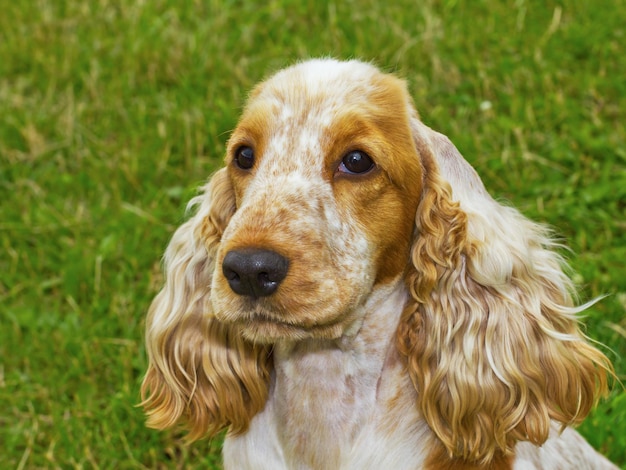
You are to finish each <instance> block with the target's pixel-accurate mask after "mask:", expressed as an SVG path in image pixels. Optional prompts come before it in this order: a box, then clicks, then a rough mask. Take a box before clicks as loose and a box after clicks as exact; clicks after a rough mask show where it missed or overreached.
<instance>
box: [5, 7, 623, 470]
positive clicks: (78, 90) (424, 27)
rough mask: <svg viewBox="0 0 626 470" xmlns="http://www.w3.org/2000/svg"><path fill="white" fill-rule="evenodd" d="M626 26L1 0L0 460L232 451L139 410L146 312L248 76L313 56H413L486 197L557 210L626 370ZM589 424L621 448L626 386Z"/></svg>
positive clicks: (424, 97) (569, 13) (594, 318)
mask: <svg viewBox="0 0 626 470" xmlns="http://www.w3.org/2000/svg"><path fill="white" fill-rule="evenodd" d="M259 3H261V2H259ZM625 25H626V4H625V3H624V0H604V1H582V0H580V1H574V0H564V1H561V2H558V3H557V2H552V1H547V2H529V1H525V0H516V1H512V0H511V1H507V2H505V1H496V0H489V1H488V0H476V1H472V2H469V1H457V0H447V1H446V0H439V1H437V0H425V1H421V2H414V1H409V0H401V1H396V2H380V3H379V2H373V1H367V0H359V1H353V2H320V1H295V0H273V1H270V2H265V3H262V4H259V5H253V4H252V2H238V1H229V0H223V1H218V0H207V1H201V0H197V1H183V2H180V1H174V0H154V1H146V2H125V1H116V0H90V1H78V0H56V1H54V2H51V1H46V0H20V1H13V2H4V4H3V6H2V13H1V14H0V214H1V217H0V442H2V446H1V447H2V451H1V452H0V468H3V469H4V468H103V469H109V468H111V469H112V468H115V469H123V468H206V467H207V466H208V467H209V468H219V464H218V463H217V462H219V442H214V443H212V444H210V443H207V442H204V443H197V444H194V445H193V446H192V447H189V448H186V447H184V446H183V445H182V442H181V439H180V436H179V435H177V434H175V433H158V432H155V431H151V430H148V429H146V428H145V427H144V418H143V415H142V411H141V410H140V409H138V408H136V406H135V405H136V404H137V402H138V401H139V395H138V388H139V384H140V381H141V377H142V374H143V372H144V370H145V367H146V359H145V354H144V347H143V341H142V335H143V331H142V329H143V321H144V316H145V312H146V309H147V306H148V304H149V302H150V299H151V298H152V296H153V295H154V294H155V292H156V290H157V289H158V287H159V285H160V283H161V280H162V277H161V273H160V266H159V260H160V256H161V253H162V251H163V249H164V247H165V245H166V243H167V241H168V238H169V236H170V235H171V233H172V231H173V229H174V227H175V226H176V225H177V224H178V223H179V222H180V221H181V219H182V217H183V214H184V206H185V202H186V200H188V199H189V198H190V197H191V196H192V195H193V194H194V191H195V188H196V186H197V185H198V184H199V183H201V182H202V181H203V180H204V179H205V178H206V177H207V176H208V175H209V174H210V173H211V172H212V171H214V170H215V169H216V168H217V167H218V165H220V161H221V158H222V153H223V150H224V143H225V141H226V139H227V138H228V134H229V131H230V130H231V129H232V128H233V127H234V125H235V123H236V119H237V116H238V114H239V112H240V109H241V106H242V104H243V101H244V99H245V96H246V93H247V91H248V90H249V89H250V87H251V86H252V85H253V84H254V83H255V82H257V81H258V80H259V79H261V78H263V77H264V76H266V75H267V74H268V73H271V72H272V71H275V70H277V69H278V68H280V67H282V66H284V65H287V64H290V63H292V62H293V61H295V60H298V59H301V58H306V57H313V56H320V55H331V56H335V57H339V58H352V57H358V58H363V59H367V60H374V61H375V62H376V63H378V64H379V65H380V66H382V67H383V68H384V69H386V70H388V71H395V72H397V73H398V74H400V75H401V76H403V77H406V78H407V79H408V81H409V84H410V88H411V91H412V94H413V96H414V97H415V101H416V104H417V107H418V109H420V111H421V114H422V116H423V119H424V120H425V121H426V122H427V123H428V124H429V125H431V126H432V127H434V128H436V129H439V130H441V131H442V132H444V133H446V134H448V135H449V136H450V137H451V138H452V140H453V141H454V142H455V143H456V144H457V146H458V147H459V148H460V149H461V151H462V153H463V154H464V155H465V156H466V157H467V159H468V160H469V161H470V162H471V163H472V164H473V165H474V166H475V167H476V168H477V169H478V171H479V173H480V174H481V175H482V176H483V179H484V180H485V183H486V185H487V187H488V188H490V190H491V192H492V194H494V195H495V196H497V197H499V198H503V199H507V200H509V201H511V202H512V203H513V204H515V205H516V206H518V207H519V208H521V210H522V211H523V212H524V213H526V214H527V215H528V216H530V217H532V218H534V219H537V220H540V221H543V222H546V223H548V224H550V225H552V226H554V227H556V229H557V230H558V232H559V233H560V234H561V235H562V236H563V237H564V238H565V239H566V240H567V242H568V244H569V245H570V246H571V247H572V248H573V250H574V252H575V253H576V255H575V256H573V257H572V260H571V261H572V265H573V267H574V269H575V271H576V272H577V273H578V275H577V281H578V282H579V283H580V285H581V286H582V292H583V293H582V296H583V298H585V299H588V298H591V297H594V296H597V295H601V294H609V297H607V298H606V299H605V300H603V301H602V302H601V303H599V304H597V305H596V306H594V307H593V309H592V310H591V311H590V312H589V314H588V318H587V320H586V323H587V325H588V327H587V328H588V330H587V331H588V333H589V334H590V335H591V336H592V337H594V338H595V339H597V340H599V341H601V342H602V343H604V344H606V345H607V346H608V348H610V350H608V354H609V356H610V357H611V359H612V360H613V361H614V362H615V366H616V369H617V373H618V376H619V377H620V378H621V379H622V380H624V378H625V377H626V363H625V360H624V359H625V358H626V339H625V336H626V318H625V317H626V315H625V312H626V276H625V272H626V271H625V269H626V268H625V267H624V266H625V264H626V215H625V213H626V147H625V142H626V129H625V126H624V123H625V122H626V80H625V78H624V77H626V59H625V56H624V48H623V44H624V42H625V41H626V27H625ZM581 431H582V432H583V433H584V434H585V436H586V437H587V438H588V439H589V440H590V442H591V443H592V444H593V445H594V446H595V447H597V448H599V449H601V450H602V451H603V452H604V453H605V454H607V455H608V456H609V457H610V458H611V459H612V460H614V461H615V462H617V463H618V464H620V465H621V466H622V468H625V469H626V394H625V393H624V392H623V391H622V389H621V388H620V387H619V386H618V387H615V390H614V391H613V392H612V394H611V396H610V397H609V398H608V400H606V401H604V402H602V404H601V405H600V407H599V408H598V410H597V411H596V412H595V413H594V414H593V415H592V416H591V417H590V418H589V419H588V420H587V421H586V422H585V423H584V424H583V426H582V427H581Z"/></svg>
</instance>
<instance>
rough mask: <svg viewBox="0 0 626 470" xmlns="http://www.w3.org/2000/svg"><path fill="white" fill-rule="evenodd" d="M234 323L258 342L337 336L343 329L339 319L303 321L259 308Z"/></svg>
mask: <svg viewBox="0 0 626 470" xmlns="http://www.w3.org/2000/svg"><path fill="white" fill-rule="evenodd" d="M235 323H236V324H237V326H238V327H239V328H240V330H241V332H242V334H243V335H244V336H245V337H246V338H247V339H249V340H251V341H254V342H258V343H274V342H276V341H278V340H283V339H284V340H291V341H298V340H303V339H307V338H328V339H330V338H338V337H340V336H341V333H342V331H343V328H342V322H341V321H340V320H333V321H330V322H325V323H303V322H296V321H290V320H287V319H285V318H284V317H283V316H280V317H279V316H278V315H277V314H270V313H267V312H265V311H261V310H255V311H254V312H251V313H249V314H248V315H246V316H245V318H242V319H239V320H236V322H235Z"/></svg>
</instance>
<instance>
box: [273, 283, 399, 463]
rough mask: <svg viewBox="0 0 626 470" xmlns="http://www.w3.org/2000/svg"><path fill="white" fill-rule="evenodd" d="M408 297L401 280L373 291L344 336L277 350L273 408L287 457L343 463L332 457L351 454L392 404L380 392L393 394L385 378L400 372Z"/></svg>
mask: <svg viewBox="0 0 626 470" xmlns="http://www.w3.org/2000/svg"><path fill="white" fill-rule="evenodd" d="M406 298H407V293H406V288H405V286H404V283H403V281H402V279H399V280H396V281H395V282H393V283H390V284H387V285H384V286H380V287H378V288H376V289H374V291H373V292H372V294H371V296H370V297H369V298H368V299H367V301H366V302H365V303H364V304H363V306H362V307H361V308H362V311H360V312H359V315H358V318H360V320H359V321H358V323H357V324H355V325H354V327H353V328H351V329H350V330H349V331H350V332H349V333H348V334H346V335H345V336H344V337H342V338H340V339H338V340H333V341H328V340H325V341H321V340H308V341H299V342H296V343H286V342H280V343H278V344H276V346H275V350H274V367H275V376H274V378H273V379H274V380H273V383H272V386H271V390H270V394H271V398H270V402H271V405H270V406H271V407H272V409H273V412H274V413H275V416H274V419H275V423H276V426H277V432H278V437H279V439H280V440H281V441H282V444H283V448H284V449H285V450H286V454H289V455H292V456H298V458H299V459H300V462H302V463H303V465H302V468H307V467H309V466H310V467H311V468H330V467H326V466H325V465H326V464H328V463H331V462H338V461H339V460H340V459H341V456H340V455H334V454H338V453H339V452H341V450H342V449H343V450H344V451H345V449H350V447H351V444H352V443H353V441H354V440H355V439H356V438H357V436H358V434H359V432H360V430H361V429H362V428H363V426H364V425H365V423H366V421H368V420H370V421H371V419H372V416H373V415H374V414H375V413H376V411H377V409H379V408H381V406H380V405H381V403H382V402H384V401H385V400H388V399H391V397H385V396H380V393H379V392H381V390H385V389H386V390H389V388H388V387H381V383H382V382H383V381H384V380H385V376H387V379H389V375H390V374H397V373H398V370H399V369H400V368H401V365H400V364H399V363H398V359H397V353H396V350H395V346H394V342H395V332H396V327H397V325H398V321H399V317H400V314H401V313H402V309H403V307H404V304H405V302H406ZM394 362H396V363H397V364H396V365H397V367H393V363H394ZM390 363H391V364H390ZM320 440H325V441H326V442H320ZM322 449H323V450H324V451H325V452H326V453H327V454H326V455H325V454H324V453H323V452H320V450H322ZM313 450H315V451H314V452H313Z"/></svg>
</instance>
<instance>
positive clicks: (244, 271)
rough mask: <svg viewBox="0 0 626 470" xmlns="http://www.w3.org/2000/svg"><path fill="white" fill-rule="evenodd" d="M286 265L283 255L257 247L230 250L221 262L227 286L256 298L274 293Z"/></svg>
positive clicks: (284, 272)
mask: <svg viewBox="0 0 626 470" xmlns="http://www.w3.org/2000/svg"><path fill="white" fill-rule="evenodd" d="M288 269H289V260H288V259H287V258H285V257H284V256H281V255H279V254H278V253H276V252H275V251H270V250H261V249H256V248H246V249H242V250H232V251H229V252H228V253H226V256H225V257H224V261H223V262H222V272H223V273H224V276H225V277H226V279H227V280H228V284H229V285H230V288H231V289H232V290H233V291H234V292H235V293H237V294H239V295H247V296H250V297H254V298H255V299H256V298H259V297H266V296H268V295H271V294H272V293H274V291H276V289H278V286H279V285H280V283H281V281H282V280H283V279H285V276H286V275H287V271H288Z"/></svg>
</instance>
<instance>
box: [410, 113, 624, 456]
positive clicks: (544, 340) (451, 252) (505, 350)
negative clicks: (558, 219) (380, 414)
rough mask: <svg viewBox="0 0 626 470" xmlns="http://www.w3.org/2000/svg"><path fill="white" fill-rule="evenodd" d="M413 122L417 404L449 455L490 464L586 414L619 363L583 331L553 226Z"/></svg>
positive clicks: (412, 273)
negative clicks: (516, 204) (492, 187)
mask: <svg viewBox="0 0 626 470" xmlns="http://www.w3.org/2000/svg"><path fill="white" fill-rule="evenodd" d="M412 114H413V116H412V119H411V127H412V132H413V135H414V140H415V145H416V147H417V151H418V153H419V155H420V158H421V160H422V164H423V166H424V190H423V195H422V200H421V202H420V205H419V208H418V211H417V216H416V221H415V223H416V228H415V240H414V243H413V246H412V249H411V262H412V263H411V264H412V269H410V270H409V273H408V275H407V284H408V286H409V290H410V292H411V297H412V300H411V301H410V302H409V303H408V304H407V307H406V309H405V311H404V312H403V315H402V320H401V323H400V327H399V329H398V345H399V349H400V352H401V353H402V354H403V355H405V356H406V358H407V364H408V372H409V374H410V376H411V379H412V381H413V383H414V385H415V387H416V389H417V392H418V406H419V408H420V410H421V411H422V413H423V415H424V418H425V419H426V421H427V422H428V424H429V425H430V427H431V428H432V430H433V431H434V432H435V434H436V435H437V436H438V438H439V439H440V440H441V442H442V443H443V445H444V446H445V448H446V449H447V451H448V454H449V456H450V458H459V459H464V460H466V461H472V462H477V463H480V464H487V463H488V462H490V461H492V460H493V459H494V458H496V459H497V458H501V457H502V456H504V455H510V453H511V452H512V451H513V447H514V445H515V442H517V441H530V442H533V443H535V444H541V443H543V442H544V441H545V440H546V439H547V437H548V433H549V430H550V422H551V420H555V421H557V422H560V423H562V424H563V425H564V426H565V425H570V424H577V423H579V422H580V421H581V420H582V419H583V418H584V417H585V416H586V415H587V413H588V412H589V411H590V408H592V406H594V404H595V402H596V400H597V397H598V395H599V394H604V393H606V391H607V374H612V366H611V364H610V362H609V360H608V359H607V358H606V357H605V356H604V355H603V354H602V353H601V352H600V351H598V350H597V349H595V348H594V347H592V346H591V345H590V344H589V342H588V341H587V339H586V337H585V336H584V335H583V334H582V333H581V331H580V328H579V322H578V319H577V314H579V313H580V312H581V311H582V310H584V309H585V307H586V305H583V306H581V307H576V306H574V303H573V301H572V293H573V292H574V290H573V286H572V283H571V281H570V280H569V278H568V277H567V276H566V275H565V274H564V272H563V268H564V267H565V265H564V261H563V259H562V258H561V257H560V256H559V255H558V254H557V252H556V251H555V249H556V248H558V246H557V245H556V244H555V242H554V241H553V240H552V239H551V238H550V235H549V232H548V231H547V230H546V229H545V228H544V227H542V226H540V225H538V224H536V223H533V222H531V221H530V220H528V219H526V218H525V217H524V216H522V215H521V214H520V213H519V212H518V211H516V210H515V209H513V208H511V207H505V206H503V205H501V204H499V203H497V202H496V201H494V200H493V199H492V198H491V197H490V196H489V194H488V193H487V192H486V191H485V189H484V186H483V184H482V182H481V180H480V178H479V177H478V175H477V174H476V172H475V171H474V170H473V169H472V168H471V166H470V165H469V164H468V163H467V162H466V161H465V160H464V159H463V157H462V156H461V155H460V154H459V152H458V151H457V149H456V148H455V147H454V146H453V145H452V143H451V142H450V141H449V140H448V139H447V138H446V137H445V136H443V135H441V134H438V133H436V132H434V131H432V130H431V129H429V128H428V127H426V126H425V125H424V124H422V123H421V122H420V121H419V119H418V117H417V114H416V113H415V112H414V111H413V113H412Z"/></svg>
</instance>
